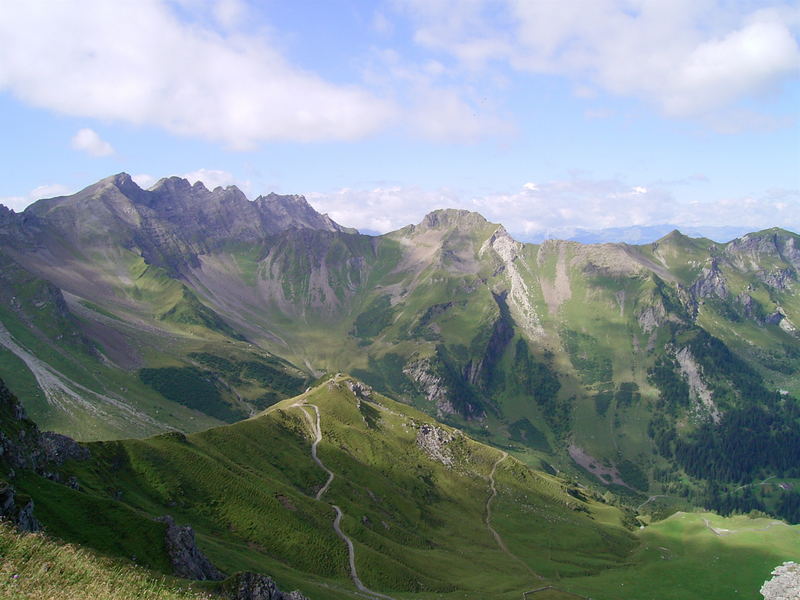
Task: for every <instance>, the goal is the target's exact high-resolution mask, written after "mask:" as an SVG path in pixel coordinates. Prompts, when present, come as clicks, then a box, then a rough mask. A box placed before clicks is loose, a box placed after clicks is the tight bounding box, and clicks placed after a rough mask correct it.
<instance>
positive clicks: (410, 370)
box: [403, 358, 456, 417]
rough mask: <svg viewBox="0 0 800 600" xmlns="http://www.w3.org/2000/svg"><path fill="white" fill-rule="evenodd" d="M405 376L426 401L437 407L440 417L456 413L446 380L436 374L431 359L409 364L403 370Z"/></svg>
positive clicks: (437, 413)
mask: <svg viewBox="0 0 800 600" xmlns="http://www.w3.org/2000/svg"><path fill="white" fill-rule="evenodd" d="M403 375H405V376H406V377H408V378H409V379H411V380H412V381H413V382H414V383H415V384H416V385H417V387H418V388H419V389H420V391H421V392H422V394H423V395H424V396H425V399H426V400H427V401H428V402H430V403H431V404H432V405H433V406H435V407H436V415H437V416H438V417H443V416H445V415H452V414H455V413H456V409H455V406H453V403H452V402H451V401H450V398H449V390H448V389H447V386H446V385H445V382H444V379H443V378H442V377H440V376H439V375H438V374H437V373H436V371H435V369H434V368H433V364H432V360H431V359H429V358H424V359H421V360H416V361H413V362H410V363H408V364H407V365H406V366H405V368H404V369H403Z"/></svg>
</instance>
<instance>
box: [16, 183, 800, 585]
mask: <svg viewBox="0 0 800 600" xmlns="http://www.w3.org/2000/svg"><path fill="white" fill-rule="evenodd" d="M799 273H800V236H798V235H797V234H794V233H792V232H789V231H785V230H782V229H777V228H775V229H769V230H765V231H760V232H753V233H748V234H746V235H742V236H741V237H737V238H736V239H733V240H732V241H729V242H726V243H720V242H714V241H712V240H710V239H707V238H691V237H687V236H686V235H683V234H682V233H680V232H678V231H672V232H669V233H667V234H666V235H664V236H663V237H661V238H659V239H658V240H657V241H655V242H651V243H646V244H640V245H631V244H625V243H603V244H581V243H578V242H574V241H559V240H546V241H544V242H542V243H541V244H529V243H521V242H518V241H517V240H515V239H514V238H513V237H512V236H511V235H509V233H508V232H507V231H506V230H505V228H504V227H503V226H502V225H498V224H493V223H490V222H488V221H487V220H486V219H484V218H483V217H482V216H481V215H479V214H477V213H472V212H468V211H462V210H452V209H449V210H439V211H434V212H432V213H430V214H428V215H427V216H426V217H425V218H424V219H423V220H422V222H421V223H419V224H418V225H409V226H407V227H404V228H402V229H400V230H397V231H394V232H391V233H388V234H385V235H380V236H371V235H362V234H360V233H358V232H357V231H356V230H354V229H349V228H347V227H343V226H341V225H339V224H337V223H335V222H334V221H332V220H331V219H330V218H329V217H327V216H326V215H320V214H319V213H317V212H316V211H315V210H314V209H313V208H312V207H311V206H310V205H309V204H308V203H307V202H306V201H305V199H304V198H302V197H301V196H278V195H275V194H270V195H268V196H261V197H258V198H256V199H255V200H252V201H251V200H248V199H247V198H246V197H245V195H244V194H243V193H242V192H241V191H240V190H238V189H237V188H235V187H233V186H231V187H228V188H216V189H214V190H208V189H206V188H205V187H204V186H203V185H202V184H200V183H198V184H195V185H191V184H190V183H189V182H188V181H186V180H184V179H180V178H176V177H172V178H167V179H163V180H161V181H159V182H158V183H157V184H156V185H154V186H153V187H152V188H150V189H149V190H144V189H141V188H140V187H139V186H138V185H137V184H136V183H135V182H133V181H132V179H131V178H130V177H129V176H128V175H126V174H119V175H115V176H112V177H109V178H107V179H104V180H102V181H100V182H98V183H96V184H94V185H92V186H89V187H88V188H86V189H84V190H82V191H81V192H78V193H77V194H74V195H72V196H66V197H59V198H51V199H46V200H40V201H38V202H36V203H35V204H33V205H32V206H30V207H29V208H28V209H26V210H25V211H24V212H22V213H19V214H17V213H14V212H12V211H9V210H7V209H3V208H2V207H0V279H2V285H0V298H2V303H0V321H1V322H2V326H0V346H2V348H1V349H0V377H2V379H3V380H4V381H5V382H6V384H7V385H8V388H9V390H10V393H13V394H14V395H15V396H16V397H18V398H19V399H20V400H21V401H22V404H23V405H24V408H25V410H26V411H27V415H30V417H31V419H32V420H33V421H34V422H35V423H36V424H38V427H40V428H41V429H47V430H53V431H56V432H58V433H59V434H66V435H69V436H72V437H73V438H75V439H77V440H79V441H81V442H83V443H84V445H82V446H80V447H82V448H87V449H88V452H89V455H90V457H91V458H88V459H83V460H71V461H66V462H65V463H64V464H63V465H58V469H56V470H53V471H48V472H51V474H52V473H57V474H58V477H56V478H55V479H60V480H61V483H54V482H53V478H50V479H48V478H47V477H43V476H42V472H43V471H42V469H39V472H38V474H36V473H31V474H29V475H19V476H17V477H16V480H17V481H16V483H15V486H16V487H18V488H19V490H20V491H21V493H25V494H28V495H30V496H31V497H33V498H34V500H35V501H36V506H37V510H38V511H39V513H40V517H39V518H41V520H42V522H44V523H45V524H46V525H47V526H48V528H49V530H51V531H53V532H54V533H56V534H57V535H59V536H60V537H62V538H63V539H67V540H70V541H78V542H82V543H86V544H88V545H89V546H90V547H92V548H95V549H98V550H100V551H103V552H107V553H110V554H112V555H115V556H118V557H124V556H129V554H130V553H132V552H135V553H136V554H137V556H140V557H141V559H142V560H146V561H147V565H148V567H149V568H152V569H155V570H156V571H159V570H160V571H164V572H168V571H169V560H168V556H167V555H166V554H164V553H161V554H159V553H155V554H152V553H151V554H148V552H147V551H146V550H143V548H145V547H146V546H147V544H145V543H144V542H143V541H142V538H140V537H136V536H132V535H131V534H130V531H133V530H138V529H142V530H143V531H150V534H148V535H161V534H160V533H159V532H160V529H162V528H163V527H165V525H164V524H163V523H161V522H156V521H152V520H151V519H152V518H154V517H157V516H159V517H160V516H162V515H164V514H167V513H172V514H174V515H175V517H176V518H177V519H178V520H181V521H182V522H188V523H191V524H192V525H193V526H195V527H196V529H197V532H198V539H199V542H200V543H202V544H203V545H205V546H206V548H207V553H208V555H209V556H210V557H211V559H212V561H213V562H215V563H216V564H217V565H219V568H220V569H221V570H222V571H223V572H225V573H231V572H233V571H235V570H236V569H237V568H238V569H240V570H241V568H242V567H243V566H247V568H251V567H252V568H253V569H255V570H260V571H261V572H264V571H267V572H269V573H271V574H273V575H275V576H276V577H278V578H282V579H283V581H286V582H287V583H288V584H289V585H290V586H291V587H298V588H300V589H301V590H302V591H303V592H304V593H307V594H308V595H310V596H311V597H313V598H326V597H330V598H340V597H341V598H345V597H352V596H351V595H349V594H350V593H351V592H350V591H348V589H349V587H348V586H350V585H351V584H356V582H358V583H360V584H361V585H362V586H363V587H364V588H365V589H366V590H367V591H366V592H365V591H363V590H362V591H361V593H363V594H366V595H367V596H369V594H370V593H371V594H372V597H381V594H386V593H392V594H395V593H396V594H399V595H400V597H404V598H405V597H419V598H428V597H451V594H452V597H453V598H455V597H459V598H460V597H464V596H463V594H465V593H466V594H467V595H468V596H467V597H493V598H495V597H496V598H504V597H509V598H511V597H519V594H520V593H521V591H525V589H524V588H526V587H527V588H528V589H533V588H535V587H537V585H538V584H539V583H542V585H540V586H539V587H546V586H547V585H551V584H553V585H556V587H559V589H562V590H567V589H568V590H570V591H572V592H573V593H578V594H583V595H588V594H591V595H592V597H594V598H603V597H607V598H639V597H646V596H642V595H641V594H643V593H645V592H644V591H643V590H646V588H644V587H641V586H639V587H637V585H638V584H634V583H633V582H634V581H638V579H637V578H638V577H639V576H640V575H641V574H642V573H645V572H651V573H661V571H660V569H661V570H663V568H662V566H659V565H658V561H655V562H654V561H653V560H651V559H654V558H658V560H666V561H668V559H671V558H673V557H672V556H669V557H667V558H665V557H664V554H663V552H662V554H660V555H658V556H650V554H648V552H650V550H649V548H650V546H648V544H655V543H656V541H658V540H661V541H663V545H664V547H669V548H672V547H673V546H672V542H671V541H669V542H667V541H664V540H666V539H667V538H669V536H671V535H674V534H675V533H676V532H678V531H681V532H683V534H685V535H691V536H694V535H699V534H700V533H703V532H709V531H712V530H714V528H715V526H712V525H710V523H712V522H713V521H714V520H715V519H719V517H715V516H708V515H707V516H704V517H702V518H703V519H705V522H703V521H702V520H698V518H695V517H692V514H694V513H690V512H686V511H691V510H693V508H694V507H705V508H708V509H713V510H715V511H717V512H719V513H722V514H730V513H732V512H738V513H742V512H745V513H746V512H751V511H756V512H755V513H754V514H761V515H772V516H778V517H781V518H783V519H786V520H788V521H790V522H798V521H800V494H798V492H797V490H796V486H797V485H799V484H800V428H798V424H800V404H799V403H798V401H797V400H796V396H797V395H798V393H800V383H799V382H800V380H799V379H798V378H797V376H796V374H797V371H798V367H800V343H798V342H799V341H798V335H800V334H798V331H797V326H798V325H800V301H799V300H798V296H797V294H796V288H797V285H798V276H799V275H798V274H799ZM12 412H13V411H12ZM315 414H316V415H320V414H321V415H322V416H321V421H320V417H319V416H317V420H316V421H315V420H314V416H315ZM9 422H11V421H9ZM226 423H227V424H233V425H227V426H224V425H225V424H226ZM320 423H322V425H320ZM14 427H16V426H14ZM17 429H18V427H17ZM187 434H188V435H187ZM152 435H155V437H151V438H148V439H130V438H145V437H147V436H152ZM314 442H316V443H314ZM320 442H321V443H322V445H321V446H320V448H322V449H323V450H324V455H323V458H322V459H321V460H322V461H324V463H323V464H324V466H323V465H322V464H320V463H319V462H317V461H318V460H320V459H318V458H317V455H316V448H317V444H319V443H320ZM312 443H314V445H313V449H314V452H313V453H312V452H311V448H310V447H309V446H310V445H311V444H312ZM393 457H394V458H393ZM397 457H403V458H402V460H395V459H396V458H397ZM48 468H49V467H48ZM34 471H36V469H34ZM62 471H63V472H62ZM326 471H327V472H328V473H329V474H330V475H332V474H334V473H336V474H338V478H337V479H331V480H330V481H329V482H328V483H331V485H330V489H329V490H328V489H327V488H325V486H324V484H325V482H324V481H322V480H321V477H322V475H323V474H324V473H325V472H326ZM256 474H257V475H256ZM71 477H74V478H75V481H78V482H80V484H79V487H80V489H79V490H75V489H73V488H69V486H65V485H64V482H66V481H69V480H70V478H71ZM254 477H255V479H254ZM323 479H324V478H323ZM487 486H488V488H487ZM68 490H69V491H68ZM320 490H322V494H320ZM328 498H330V501H328ZM334 503H335V504H334ZM332 507H339V508H337V509H336V512H337V513H340V516H339V517H338V519H340V521H341V523H343V524H344V528H345V529H346V530H347V531H348V532H350V535H351V536H352V537H353V539H354V540H355V542H352V541H351V543H350V544H343V543H342V542H343V539H344V538H343V537H342V536H338V533H337V531H336V530H335V529H333V528H332V527H331V526H330V523H329V521H330V520H331V514H332V513H331V510H332ZM492 507H495V509H494V511H493V510H492ZM91 510H95V511H96V510H100V511H101V512H103V513H104V514H108V515H109V516H108V524H107V527H105V528H103V527H100V528H96V527H89V526H88V525H87V523H86V521H85V520H82V519H81V518H79V517H78V516H77V515H81V514H86V512H87V511H91ZM676 511H678V512H676ZM681 511H683V512H681ZM670 514H671V515H672V516H671V517H669V519H667V520H666V521H661V522H660V523H656V524H653V525H651V526H649V527H647V528H646V531H648V532H649V533H647V534H644V533H637V528H638V527H639V526H643V525H646V524H649V523H650V522H651V521H654V520H658V519H660V518H662V517H665V516H667V515H670ZM342 515H343V516H342ZM153 523H158V525H154V524H153ZM468 523H470V524H472V525H467V524H468ZM475 523H477V524H478V525H474V524H475ZM749 526H750V525H749V524H747V523H737V524H736V526H735V527H736V528H737V531H738V530H742V531H744V530H745V529H747V530H748V531H749ZM167 527H168V526H167ZM698 527H699V530H698V529H697V528H698ZM659 528H660V529H659ZM782 528H786V531H787V532H789V533H788V534H787V535H788V536H789V539H791V536H792V535H796V533H797V530H796V528H792V527H788V526H786V525H783V526H781V527H778V528H774V531H772V533H769V534H766V533H765V534H764V536H762V537H763V538H764V539H761V538H759V540H758V541H757V543H756V542H753V547H752V549H751V550H752V552H754V553H755V552H757V553H763V560H762V559H759V560H758V561H756V563H754V564H755V565H756V566H757V568H756V566H754V567H753V568H752V569H745V570H743V571H741V572H740V573H738V575H737V576H736V577H738V579H737V578H733V579H730V580H729V581H726V582H725V583H724V585H722V586H721V587H719V588H718V589H717V588H713V589H711V588H709V589H711V591H710V592H709V594H710V595H703V594H702V593H700V595H701V596H703V597H708V598H712V597H724V596H723V595H722V594H729V593H730V589H728V588H729V587H730V586H729V585H728V584H730V585H734V584H735V585H753V581H755V580H757V579H758V577H761V581H763V578H764V576H765V575H768V573H769V569H767V571H766V574H765V573H762V571H763V569H765V568H767V566H768V565H771V566H770V568H772V567H773V566H775V564H777V563H776V562H775V560H777V559H778V558H779V557H780V556H784V557H785V556H786V553H785V552H783V550H780V551H775V552H764V551H763V545H762V544H763V543H766V542H765V541H764V540H765V539H766V538H769V543H771V544H774V543H776V542H775V539H774V538H772V537H770V536H771V535H773V534H775V535H778V534H780V535H783V529H782ZM716 529H720V527H716ZM87 530H91V532H90V533H87ZM542 531H549V532H550V533H548V534H547V535H544V536H542V533H541V532H542ZM683 534H682V535H683ZM642 536H644V537H642ZM647 536H653V537H652V539H649V541H648V538H647ZM659 536H662V537H659ZM747 536H751V533H748V534H747ZM345 537H346V536H345ZM740 537H745V536H744V535H743V536H740ZM340 538H341V539H340ZM747 539H750V538H749V537H748V538H747ZM781 539H783V538H781ZM109 540H114V541H113V542H111V541H109ZM545 540H546V543H545ZM643 540H645V541H643ZM724 542H726V540H721V541H720V542H719V543H720V544H722V546H721V547H720V553H721V556H722V555H724V556H725V557H726V558H724V559H723V563H725V564H726V565H727V566H726V568H727V569H729V570H730V571H731V572H733V571H735V570H737V568H738V566H737V565H738V563H737V561H736V559H735V557H734V553H733V552H732V548H729V547H727V546H725V543H724ZM702 543H703V542H702V540H698V545H697V548H699V547H701V546H702ZM545 545H547V549H546V550H547V555H546V556H545ZM653 547H656V546H653ZM776 547H777V548H779V549H780V548H783V547H784V545H783V542H782V541H781V542H779V543H777V546H776ZM787 547H792V544H791V543H789V544H788V546H787ZM248 548H249V550H247V549H248ZM348 548H350V557H349V558H348V556H347V551H348ZM353 548H355V550H353ZM795 548H796V546H795ZM467 549H469V550H467ZM672 551H673V550H670V552H672ZM695 551H696V548H694V547H693V546H692V547H690V546H686V548H685V552H684V553H683V554H681V556H682V559H681V560H680V561H678V562H677V563H676V564H674V565H672V567H675V568H676V569H677V568H678V566H680V567H681V568H682V569H684V570H685V569H686V568H687V564H688V562H691V560H695V559H696V557H697V556H698V554H695V553H694V552H695ZM697 551H698V552H699V550H697ZM729 551H730V555H728V554H727V553H728V552H729ZM165 552H166V551H165ZM779 555H780V556H779ZM354 556H358V557H359V558H358V559H357V561H356V562H357V566H358V575H356V574H355V571H354V570H353V569H351V571H350V572H349V573H348V569H347V565H348V561H349V562H350V564H351V565H352V564H353V561H354V560H356V559H355V558H353V557H354ZM759 556H761V554H759ZM322 557H327V558H325V559H323V558H322ZM331 557H338V558H331ZM459 557H460V558H459ZM726 561H728V562H726ZM773 563H774V564H773ZM473 564H481V565H483V566H482V567H481V568H480V569H478V570H477V571H475V572H473V569H472V568H471V567H470V565H473ZM623 566H626V567H625V568H627V569H628V570H627V571H626V570H625V569H623V568H622V567H623ZM637 569H639V571H637ZM759 569H760V570H759ZM492 573H494V576H492ZM500 573H504V574H503V575H502V576H501V575H500ZM677 573H678V571H677V570H675V571H671V570H670V568H667V569H666V570H665V571H664V572H663V576H664V577H667V578H668V579H669V578H673V577H675V578H676V579H679V576H678V575H677ZM631 577H632V578H633V579H631ZM554 582H555V583H554ZM622 583H627V585H628V590H621V589H618V588H621V587H622V586H618V584H622ZM304 585H305V586H306V587H304ZM678 588H679V589H678V591H676V592H675V593H674V595H673V596H669V597H675V598H694V597H698V593H699V592H698V591H697V590H698V589H699V588H696V587H695V588H692V587H688V588H687V587H686V586H685V585H684V586H683V587H681V586H678ZM684 588H685V589H684ZM284 589H287V588H284ZM358 589H359V588H358V585H356V591H358ZM612 589H613V592H612V591H611V590H612ZM731 589H735V588H731ZM754 589H755V588H754ZM681 590H683V591H681ZM312 592H313V593H312ZM548 593H551V594H555V593H556V592H555V591H553V590H551V591H550V592H548ZM409 594H410V595H409ZM426 594H427V595H426ZM431 594H432V595H431ZM478 594H484V595H483V596H479V595H478ZM636 594H639V595H636ZM692 594H694V595H692ZM542 597H544V596H542ZM553 597H556V596H553ZM653 597H658V598H666V597H668V596H667V595H659V596H653ZM725 597H727V596H725Z"/></svg>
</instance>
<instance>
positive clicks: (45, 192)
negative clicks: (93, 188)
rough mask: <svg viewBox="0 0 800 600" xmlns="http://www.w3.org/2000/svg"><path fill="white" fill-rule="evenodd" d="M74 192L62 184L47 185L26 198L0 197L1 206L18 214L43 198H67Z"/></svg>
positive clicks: (29, 193)
mask: <svg viewBox="0 0 800 600" xmlns="http://www.w3.org/2000/svg"><path fill="white" fill-rule="evenodd" d="M73 192H74V190H71V189H70V188H68V187H67V186H65V185H61V184H60V183H46V184H44V185H40V186H37V187H35V188H34V189H32V190H31V191H30V192H28V193H27V194H25V195H24V196H6V197H0V204H2V205H4V206H6V207H8V208H10V209H12V210H14V211H16V212H21V211H23V210H25V209H26V208H27V207H28V206H29V205H31V204H33V203H34V202H36V201H37V200H40V199H42V198H54V197H56V196H66V195H67V194H71V193H73Z"/></svg>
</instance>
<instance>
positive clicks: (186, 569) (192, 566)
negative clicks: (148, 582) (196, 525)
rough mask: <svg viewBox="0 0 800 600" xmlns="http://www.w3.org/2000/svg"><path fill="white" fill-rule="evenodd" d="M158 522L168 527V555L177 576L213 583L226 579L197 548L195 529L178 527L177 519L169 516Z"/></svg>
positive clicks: (166, 534) (159, 519)
mask: <svg viewBox="0 0 800 600" xmlns="http://www.w3.org/2000/svg"><path fill="white" fill-rule="evenodd" d="M156 520H157V521H160V522H161V523H165V524H166V526H167V528H166V531H165V534H164V535H165V536H166V545H167V553H168V554H169V559H170V562H171V563H172V570H173V571H174V573H175V575H177V576H178V577H183V578H185V579H199V580H212V581H220V580H222V579H224V578H225V576H224V575H223V574H222V573H221V572H220V570H219V569H217V568H216V567H215V566H214V565H213V564H212V563H211V561H210V560H208V557H206V555H205V554H203V553H202V552H201V551H200V549H199V548H198V547H197V543H196V542H195V539H194V529H192V528H191V527H190V526H188V525H185V526H180V525H177V524H176V523H175V519H173V518H172V517H171V516H169V515H166V516H163V517H159V518H158V519H156Z"/></svg>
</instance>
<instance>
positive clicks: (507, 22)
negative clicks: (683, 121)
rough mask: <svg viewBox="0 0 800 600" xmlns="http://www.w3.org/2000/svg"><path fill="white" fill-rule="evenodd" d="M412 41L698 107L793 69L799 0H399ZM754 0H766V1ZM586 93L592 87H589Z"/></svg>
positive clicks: (684, 108)
mask: <svg viewBox="0 0 800 600" xmlns="http://www.w3.org/2000/svg"><path fill="white" fill-rule="evenodd" d="M402 5H404V6H405V7H406V9H407V10H408V12H409V13H410V14H411V15H412V18H414V19H415V23H416V35H415V39H416V41H417V42H418V43H419V44H421V45H422V46H425V47H427V48H430V49H435V50H438V51H441V52H443V53H446V54H449V55H450V56H452V57H454V58H455V59H457V60H458V61H460V62H461V63H462V64H463V65H464V66H465V67H467V68H469V69H480V68H483V67H484V66H486V65H488V64H490V63H497V62H502V63H504V64H508V65H509V66H511V67H512V68H513V69H515V70H517V71H520V72H530V73H540V74H555V75H564V76H567V77H570V78H573V79H575V80H577V81H579V82H580V84H579V85H577V87H576V93H577V94H578V95H580V96H585V95H586V94H587V92H589V91H590V90H592V89H593V87H592V86H598V87H600V88H603V89H605V90H606V91H609V92H612V93H614V94H618V95H624V96H634V97H639V98H643V99H645V100H648V101H650V102H652V103H654V104H655V105H657V106H658V107H659V108H660V109H661V111H662V112H663V113H665V114H667V115H671V116H677V117H687V116H698V115H705V114H708V113H709V112H710V111H714V110H717V109H719V108H720V107H725V106H728V105H731V104H734V103H736V102H737V101H739V100H742V99H743V98H746V97H749V96H753V95H757V94H761V93H762V92H764V91H766V90H769V89H772V88H774V87H775V86H777V85H779V84H780V83H781V82H784V81H787V80H789V79H792V78H796V77H797V73H798V69H800V47H799V46H798V41H797V39H796V29H797V26H798V23H800V11H798V9H797V7H796V5H793V4H792V3H785V2H777V1H776V2H770V3H767V4H766V8H760V9H759V10H753V8H752V7H753V5H752V4H751V3H726V2H721V1H712V0H708V1H704V2H697V1H696V0H672V1H670V2H647V1H644V0H592V1H591V2H530V1H528V0H469V1H468V2H463V1H462V0H442V1H440V2H426V1H424V0H404V2H402ZM757 6H761V7H763V6H765V4H764V3H762V4H759V5H757ZM592 93H593V92H592Z"/></svg>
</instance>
